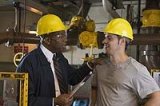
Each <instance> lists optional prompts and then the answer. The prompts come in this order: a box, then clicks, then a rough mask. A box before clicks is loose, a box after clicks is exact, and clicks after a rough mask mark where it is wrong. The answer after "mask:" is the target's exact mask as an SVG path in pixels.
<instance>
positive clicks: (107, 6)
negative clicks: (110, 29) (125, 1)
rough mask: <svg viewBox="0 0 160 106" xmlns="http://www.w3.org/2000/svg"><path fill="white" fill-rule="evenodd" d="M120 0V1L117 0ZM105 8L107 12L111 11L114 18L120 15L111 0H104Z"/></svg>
mask: <svg viewBox="0 0 160 106" xmlns="http://www.w3.org/2000/svg"><path fill="white" fill-rule="evenodd" d="M117 2H118V1H117ZM102 4H103V8H104V10H105V11H106V12H108V13H110V15H111V16H112V17H113V18H118V17H120V16H119V14H118V13H117V12H116V11H115V10H114V9H113V7H114V6H113V4H112V3H111V2H110V1H109V0H102Z"/></svg>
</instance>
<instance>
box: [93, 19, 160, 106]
mask: <svg viewBox="0 0 160 106" xmlns="http://www.w3.org/2000/svg"><path fill="white" fill-rule="evenodd" d="M104 32H105V39H104V41H103V43H104V49H105V51H106V54H107V55H108V57H107V58H105V59H103V62H102V64H101V65H97V66H96V69H95V70H96V71H95V75H94V78H93V81H92V103H91V106H95V104H96V106H140V104H143V102H144V100H146V101H145V102H144V106H160V100H159V99H160V88H159V86H158V85H157V83H156V82H155V81H154V79H153V78H152V77H151V75H150V73H149V71H148V70H147V68H146V67H145V66H144V65H142V64H140V63H139V62H137V61H136V60H135V59H133V58H132V57H130V56H128V55H127V53H126V49H127V45H128V44H129V42H130V41H132V40H133V31H132V27H131V25H130V24H129V22H128V21H126V20H125V19H123V18H115V19H113V20H111V21H110V22H109V23H108V25H107V26H106V27H105V29H104Z"/></svg>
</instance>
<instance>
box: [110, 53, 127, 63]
mask: <svg viewBox="0 0 160 106" xmlns="http://www.w3.org/2000/svg"><path fill="white" fill-rule="evenodd" d="M109 57H110V61H111V62H112V63H113V64H119V63H124V62H126V61H127V60H128V55H127V54H126V53H124V54H119V55H113V56H109Z"/></svg>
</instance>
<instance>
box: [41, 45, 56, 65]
mask: <svg viewBox="0 0 160 106" xmlns="http://www.w3.org/2000/svg"><path fill="white" fill-rule="evenodd" d="M40 48H41V50H42V52H43V53H44V55H45V56H46V58H47V60H48V61H49V62H52V61H53V60H52V58H53V55H55V53H52V52H51V51H49V50H48V49H47V48H46V47H44V46H43V45H42V44H41V45H40Z"/></svg>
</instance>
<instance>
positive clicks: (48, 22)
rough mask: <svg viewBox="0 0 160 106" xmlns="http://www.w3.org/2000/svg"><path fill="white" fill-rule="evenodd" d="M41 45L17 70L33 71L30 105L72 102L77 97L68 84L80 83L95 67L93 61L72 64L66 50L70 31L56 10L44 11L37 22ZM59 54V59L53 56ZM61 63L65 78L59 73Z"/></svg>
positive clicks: (63, 105) (49, 105)
mask: <svg viewBox="0 0 160 106" xmlns="http://www.w3.org/2000/svg"><path fill="white" fill-rule="evenodd" d="M37 36H39V37H40V39H41V40H40V45H39V46H38V48H36V49H35V50H33V51H31V52H30V53H28V54H26V55H25V57H24V58H23V59H22V60H21V63H20V64H19V66H18V68H17V71H18V72H27V73H28V74H29V93H28V102H29V103H28V105H29V106H54V105H59V106H69V105H70V104H71V102H72V99H73V97H71V95H70V94H69V92H68V85H75V84H77V83H79V82H80V81H81V80H82V79H83V78H84V77H85V76H87V75H88V74H89V73H90V72H91V71H92V69H93V63H91V62H88V63H87V64H83V65H82V66H81V67H80V68H79V69H74V68H73V67H71V66H70V65H69V63H68V61H67V59H66V58H65V57H64V56H63V54H62V52H64V51H66V47H65V46H66V41H67V38H66V37H67V34H66V28H65V26H64V24H63V23H62V21H61V19H60V18H59V17H58V16H56V15H53V14H48V15H44V16H43V17H41V18H40V19H39V21H38V24H37ZM53 58H55V59H53ZM55 63H58V67H59V72H60V73H61V76H60V77H61V78H58V74H57V73H56V70H58V69H56V65H55Z"/></svg>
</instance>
